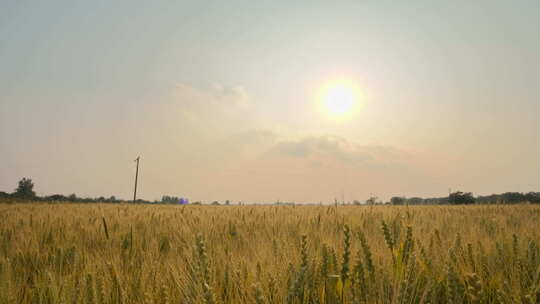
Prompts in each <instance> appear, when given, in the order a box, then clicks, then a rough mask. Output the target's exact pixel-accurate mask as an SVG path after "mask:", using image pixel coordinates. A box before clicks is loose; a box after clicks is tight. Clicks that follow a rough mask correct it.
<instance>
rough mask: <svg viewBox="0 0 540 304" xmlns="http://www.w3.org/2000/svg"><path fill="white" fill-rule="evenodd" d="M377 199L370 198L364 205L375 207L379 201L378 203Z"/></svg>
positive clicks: (374, 197)
mask: <svg viewBox="0 0 540 304" xmlns="http://www.w3.org/2000/svg"><path fill="white" fill-rule="evenodd" d="M378 199H379V198H378V197H376V196H372V197H370V198H369V199H368V200H367V201H366V205H375V204H378V203H379V201H378Z"/></svg>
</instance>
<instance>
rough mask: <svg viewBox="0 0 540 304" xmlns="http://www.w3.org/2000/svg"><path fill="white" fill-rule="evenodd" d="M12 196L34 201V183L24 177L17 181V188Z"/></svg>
mask: <svg viewBox="0 0 540 304" xmlns="http://www.w3.org/2000/svg"><path fill="white" fill-rule="evenodd" d="M13 196H15V197H18V198H24V199H34V198H36V193H35V192H34V183H33V182H32V180H31V179H29V178H26V177H24V178H23V179H21V180H20V181H19V186H18V187H17V189H15V192H14V193H13Z"/></svg>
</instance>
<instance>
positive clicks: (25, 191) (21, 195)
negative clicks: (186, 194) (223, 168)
mask: <svg viewBox="0 0 540 304" xmlns="http://www.w3.org/2000/svg"><path fill="white" fill-rule="evenodd" d="M2 199H4V200H5V199H20V200H31V201H41V202H75V203H98V202H99V203H124V202H132V201H127V200H122V199H117V198H116V197H115V196H114V195H113V196H110V197H103V196H100V197H96V198H89V197H85V198H83V197H78V196H77V195H76V194H71V195H67V196H66V195H63V194H54V195H49V196H42V197H40V196H37V195H36V193H35V192H34V183H33V182H32V180H31V179H30V178H26V177H25V178H23V179H21V180H20V181H19V183H18V186H17V188H16V189H15V191H14V192H13V193H6V192H2V191H0V200H2ZM135 203H140V204H180V205H185V204H189V201H188V200H187V199H186V198H180V197H176V196H167V195H164V196H163V197H162V198H161V200H160V201H158V200H155V201H148V200H143V199H137V200H136V201H135ZM519 203H531V204H540V192H528V193H521V192H506V193H502V194H492V195H486V196H477V197H475V196H474V195H473V194H472V193H471V192H461V191H457V192H452V193H450V194H449V195H448V196H446V197H438V198H421V197H410V198H407V197H403V196H394V197H392V198H391V199H390V201H389V202H386V203H383V202H381V201H379V200H378V199H377V198H376V197H371V198H369V199H368V200H367V201H366V202H365V203H360V202H359V201H357V200H355V201H354V204H355V205H375V204H390V205H470V204H519ZM191 204H192V205H200V204H201V202H193V203H191ZM223 204H224V205H229V204H230V201H229V200H226V201H225V202H224V203H223ZM282 204H284V203H281V202H276V205H282ZM287 204H292V205H294V203H287ZM336 204H338V202H337V200H336ZM211 205H221V204H220V203H219V202H217V201H214V202H212V204H211Z"/></svg>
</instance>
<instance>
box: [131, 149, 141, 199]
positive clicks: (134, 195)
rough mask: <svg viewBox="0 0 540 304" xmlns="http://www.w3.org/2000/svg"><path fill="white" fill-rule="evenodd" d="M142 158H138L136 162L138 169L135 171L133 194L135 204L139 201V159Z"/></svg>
mask: <svg viewBox="0 0 540 304" xmlns="http://www.w3.org/2000/svg"><path fill="white" fill-rule="evenodd" d="M140 158H141V157H140V156H137V159H135V161H136V162H137V169H136V170H135V191H134V192H133V203H135V201H136V200H137V178H138V177H139V159H140Z"/></svg>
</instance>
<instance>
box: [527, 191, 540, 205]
mask: <svg viewBox="0 0 540 304" xmlns="http://www.w3.org/2000/svg"><path fill="white" fill-rule="evenodd" d="M525 200H526V201H528V202H529V203H531V204H540V192H529V193H527V194H525Z"/></svg>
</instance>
